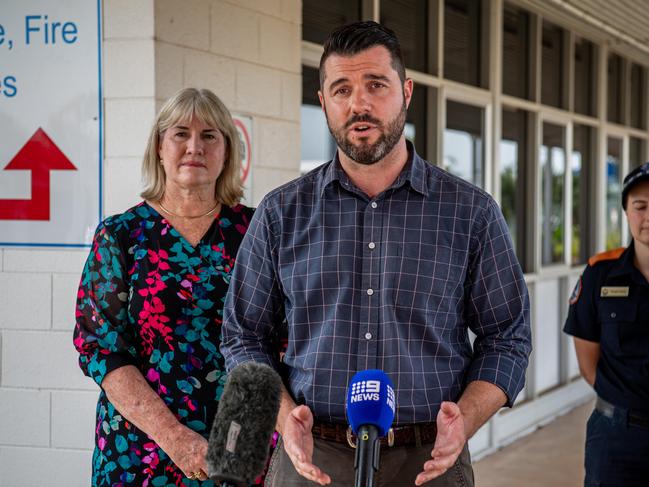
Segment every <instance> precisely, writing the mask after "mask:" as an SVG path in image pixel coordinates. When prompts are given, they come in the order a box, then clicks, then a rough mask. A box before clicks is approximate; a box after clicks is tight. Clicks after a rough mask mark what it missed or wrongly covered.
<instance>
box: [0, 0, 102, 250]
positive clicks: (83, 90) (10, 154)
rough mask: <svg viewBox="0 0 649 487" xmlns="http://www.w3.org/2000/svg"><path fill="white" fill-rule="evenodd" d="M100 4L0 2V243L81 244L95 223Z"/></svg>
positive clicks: (97, 209)
mask: <svg viewBox="0 0 649 487" xmlns="http://www.w3.org/2000/svg"><path fill="white" fill-rule="evenodd" d="M100 13H101V3H100V0H95V1H91V0H66V1H65V2H53V1H51V0H21V1H20V2H1V3H0V134H1V135H0V141H1V142H0V245H11V246H14V245H16V246H61V247H84V246H88V245H89V244H90V241H91V239H92V234H93V231H94V229H95V227H96V226H97V224H98V223H99V219H100V216H101V200H102V194H101V188H102V186H101V163H102V147H101V145H102V142H101V133H102V111H101V109H102V105H101V27H100V25H101V16H100Z"/></svg>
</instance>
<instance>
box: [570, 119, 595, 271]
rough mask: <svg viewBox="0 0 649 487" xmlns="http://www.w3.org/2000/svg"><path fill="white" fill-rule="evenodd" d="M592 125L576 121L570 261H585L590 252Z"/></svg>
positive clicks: (574, 130)
mask: <svg viewBox="0 0 649 487" xmlns="http://www.w3.org/2000/svg"><path fill="white" fill-rule="evenodd" d="M592 144H593V129H592V128H591V127H588V126H587V125H578V124H575V126H574V129H573V147H572V160H571V168H570V169H571V171H572V248H571V252H570V254H571V259H570V262H571V263H572V265H579V264H583V263H584V262H586V260H587V259H588V256H589V255H590V252H589V245H588V244H589V242H588V234H589V231H590V229H591V228H592V227H591V222H592V218H591V213H590V208H591V207H592V205H591V204H590V197H591V194H592V193H591V186H590V177H591V168H592V167H594V164H593V149H592V148H593V145H592Z"/></svg>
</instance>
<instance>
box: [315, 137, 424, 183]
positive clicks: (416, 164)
mask: <svg viewBox="0 0 649 487" xmlns="http://www.w3.org/2000/svg"><path fill="white" fill-rule="evenodd" d="M406 147H407V149H408V161H407V162H406V164H405V166H404V167H403V170H402V171H401V173H400V174H399V176H398V177H397V179H396V180H395V181H394V183H392V184H391V185H390V187H389V188H388V189H386V191H387V190H389V189H396V188H398V187H400V186H402V185H403V184H405V183H406V182H408V183H409V184H410V187H411V188H412V189H414V190H415V191H417V192H418V193H421V194H422V195H424V196H426V195H427V194H428V179H427V177H426V165H427V164H428V163H427V162H426V161H425V160H424V159H422V158H421V157H419V154H417V151H415V148H414V146H413V144H412V142H410V141H409V140H406ZM334 181H338V182H339V183H340V185H341V186H342V187H343V188H345V189H348V190H352V189H356V191H359V190H358V189H357V188H356V186H355V185H354V183H352V181H351V180H350V179H349V176H347V174H346V173H345V171H343V168H342V166H341V164H340V159H339V158H338V150H336V153H335V155H334V158H333V160H332V161H331V162H330V163H329V166H328V167H327V168H326V169H325V172H324V174H323V177H322V189H321V190H320V196H323V195H324V191H325V189H326V188H327V187H328V186H329V185H330V184H332V183H333V182H334Z"/></svg>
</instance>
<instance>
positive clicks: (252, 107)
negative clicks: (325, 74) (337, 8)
mask: <svg viewBox="0 0 649 487" xmlns="http://www.w3.org/2000/svg"><path fill="white" fill-rule="evenodd" d="M301 35H302V34H301V2H300V1H299V0H211V1H205V0H185V1H183V2H178V1H176V0H156V1H155V39H156V46H155V69H156V79H155V83H156V101H157V102H158V104H161V103H162V102H164V100H166V99H167V98H168V97H169V96H170V95H172V94H173V93H174V92H175V91H176V90H178V89H180V88H183V87H186V86H195V87H202V88H209V89H211V90H212V91H214V92H215V93H216V94H217V95H218V96H219V97H220V98H221V100H223V102H224V103H225V104H226V106H227V107H228V108H229V109H230V111H231V112H233V113H237V114H240V115H246V116H249V117H251V118H252V121H253V124H252V132H253V133H252V147H253V150H252V181H250V182H249V184H251V185H252V202H247V203H248V204H252V205H256V204H258V203H259V201H260V200H261V199H262V198H263V196H264V195H265V194H266V193H267V192H268V191H270V190H271V189H274V188H275V187H277V186H278V185H280V184H282V183H284V182H286V181H289V180H291V179H293V178H296V177H298V176H299V161H300V143H299V141H300V104H301V99H302V93H301V86H302V83H301V64H300V42H301Z"/></svg>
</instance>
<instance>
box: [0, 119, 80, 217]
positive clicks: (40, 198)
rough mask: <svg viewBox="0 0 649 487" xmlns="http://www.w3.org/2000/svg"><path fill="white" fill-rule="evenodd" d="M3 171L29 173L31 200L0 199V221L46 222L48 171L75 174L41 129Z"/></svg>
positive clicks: (47, 212) (69, 163) (74, 168)
mask: <svg viewBox="0 0 649 487" xmlns="http://www.w3.org/2000/svg"><path fill="white" fill-rule="evenodd" d="M5 169H9V170H19V171H31V172H32V199H30V200H24V199H22V200H10V199H4V200H3V199H0V220H49V219H50V171H54V170H60V171H70V170H72V171H76V170H77V168H76V167H74V165H73V164H72V163H71V162H70V160H69V159H68V158H67V157H66V156H65V154H63V152H61V149H59V148H58V147H57V146H56V144H55V143H54V142H52V139H50V138H49V137H48V135H47V134H46V133H45V131H44V130H43V129H42V128H40V127H39V128H38V130H37V131H36V132H34V135H32V136H31V138H30V139H29V140H28V141H27V143H26V144H25V145H24V146H23V147H22V149H20V150H19V151H18V154H16V155H15V156H14V158H13V159H12V160H11V161H9V164H7V166H6V167H5Z"/></svg>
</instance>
